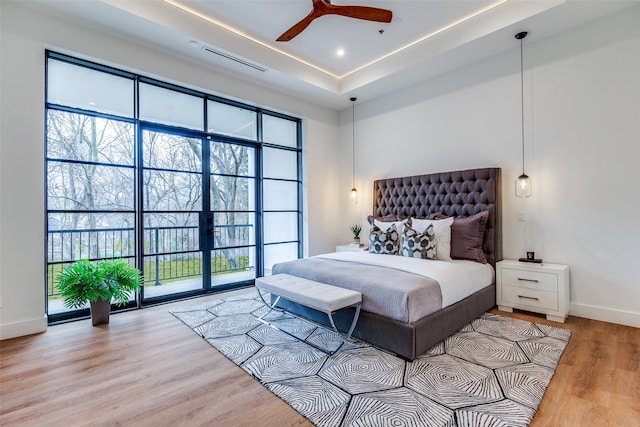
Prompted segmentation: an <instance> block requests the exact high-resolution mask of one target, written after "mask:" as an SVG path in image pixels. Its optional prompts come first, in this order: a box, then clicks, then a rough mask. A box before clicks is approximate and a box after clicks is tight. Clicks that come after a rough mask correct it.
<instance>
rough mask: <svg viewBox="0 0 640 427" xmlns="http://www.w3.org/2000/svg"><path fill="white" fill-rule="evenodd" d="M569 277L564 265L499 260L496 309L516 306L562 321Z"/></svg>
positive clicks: (567, 268)
mask: <svg viewBox="0 0 640 427" xmlns="http://www.w3.org/2000/svg"><path fill="white" fill-rule="evenodd" d="M569 280H570V278H569V266H568V265H563V264H546V263H545V264H542V265H541V264H534V263H525V262H520V261H515V260H502V261H500V262H498V263H497V264H496V303H497V304H498V310H502V311H508V312H513V309H514V308H518V309H521V310H528V311H533V312H536V313H542V314H546V316H547V319H548V320H552V321H554V322H561V323H564V321H565V320H566V318H567V315H568V314H569V302H570V299H569Z"/></svg>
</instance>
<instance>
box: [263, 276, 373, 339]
mask: <svg viewBox="0 0 640 427" xmlns="http://www.w3.org/2000/svg"><path fill="white" fill-rule="evenodd" d="M256 288H257V289H258V295H260V298H261V299H262V301H263V302H264V303H265V304H266V305H267V306H268V307H269V309H270V310H269V311H268V312H267V313H265V314H263V315H262V316H260V319H262V318H263V317H264V316H266V315H267V314H269V313H270V312H271V310H273V309H274V308H276V306H277V305H278V302H279V301H280V298H281V297H282V298H284V299H287V300H289V301H292V302H296V303H298V304H301V305H304V306H307V307H310V308H313V309H315V310H318V311H321V312H323V313H326V314H327V315H328V316H329V321H331V326H333V329H335V331H336V332H337V333H338V334H340V331H339V330H338V328H336V324H335V323H334V321H333V313H335V312H336V311H338V310H341V309H343V308H347V307H353V306H355V307H356V312H355V314H354V316H353V321H352V322H351V327H350V328H349V332H348V333H347V338H350V337H351V334H352V333H353V329H354V328H355V327H356V323H357V322H358V316H359V315H360V305H361V304H362V294H361V293H360V292H357V291H352V290H350V289H343V288H339V287H337V286H332V285H327V284H326V283H320V282H316V281H314V280H309V279H304V278H302V277H296V276H292V275H290V274H274V275H272V276H265V277H259V278H257V279H256ZM260 291H265V292H269V293H270V294H272V295H274V296H276V299H275V301H274V302H273V303H272V304H269V303H267V302H266V301H265V300H264V297H263V296H262V293H261V292H260Z"/></svg>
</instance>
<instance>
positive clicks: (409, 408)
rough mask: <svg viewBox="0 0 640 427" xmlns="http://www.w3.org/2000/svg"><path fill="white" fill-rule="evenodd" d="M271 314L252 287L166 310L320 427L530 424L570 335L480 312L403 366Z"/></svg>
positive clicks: (399, 361)
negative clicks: (195, 303) (245, 290)
mask: <svg viewBox="0 0 640 427" xmlns="http://www.w3.org/2000/svg"><path fill="white" fill-rule="evenodd" d="M267 310H268V309H267V308H266V307H265V306H264V304H263V303H262V301H261V300H260V299H259V297H258V296H257V293H256V291H255V290H251V291H247V292H245V293H242V294H240V295H235V296H231V297H227V298H224V299H218V300H215V301H210V302H207V303H204V304H200V305H198V306H190V307H187V308H183V309H178V310H174V311H172V313H173V315H174V316H176V317H177V318H178V319H180V320H181V321H182V322H184V323H185V324H186V325H188V326H189V327H191V328H192V329H193V330H194V331H195V332H196V333H197V334H199V335H200V336H202V337H203V338H204V339H205V340H207V341H208V342H209V343H210V344H211V345H212V346H213V347H215V348H216V349H217V350H218V351H220V352H221V353H222V354H223V355H225V356H226V357H227V358H229V359H230V360H231V361H233V362H234V363H235V364H237V365H238V366H240V367H241V368H242V369H244V370H245V371H246V372H247V373H249V374H250V375H252V376H253V377H254V378H256V379H257V380H258V381H260V382H261V383H262V384H263V385H264V386H265V387H267V388H268V389H269V390H271V392H273V393H274V394H276V395H277V396H279V397H280V398H281V399H283V400H284V401H285V402H287V403H288V404H289V405H291V406H292V407H293V408H294V409H295V410H296V411H298V412H299V413H300V414H302V415H303V416H304V417H306V418H307V419H308V420H310V421H311V422H312V423H313V424H315V425H316V426H321V427H338V426H340V427H351V426H363V427H364V426H384V427H386V426H428V427H431V426H442V427H445V426H447V427H448V426H451V427H463V426H482V427H485V426H505V427H506V426H514V427H519V426H528V425H529V423H530V422H531V420H532V419H533V416H534V414H535V412H536V409H537V408H538V405H539V404H540V401H541V400H542V396H543V394H544V392H545V390H546V388H547V386H548V385H549V382H550V381H551V378H552V377H553V373H554V371H555V368H556V366H557V364H558V361H559V359H560V356H561V355H562V352H563V351H564V349H565V347H566V345H567V344H568V342H569V338H570V336H571V332H570V331H568V330H566V329H561V328H556V327H551V326H546V325H539V324H534V323H530V322H526V321H522V320H517V319H512V318H508V317H503V316H498V315H493V314H489V313H485V314H483V315H482V316H481V317H479V318H478V319H475V320H474V321H472V322H471V323H469V324H467V325H466V326H465V327H463V328H462V329H461V330H459V331H458V332H456V333H455V334H454V335H452V336H450V337H448V338H447V339H445V340H444V341H443V342H441V343H439V344H437V345H436V346H434V347H433V348H432V349H430V350H429V351H427V352H426V353H425V354H423V355H421V356H420V357H418V358H416V359H414V360H413V361H411V362H408V361H405V360H403V359H401V358H399V357H396V356H394V355H391V354H389V353H387V352H385V351H382V350H380V349H377V348H375V347H373V346H371V345H369V344H367V343H364V342H360V341H354V340H352V341H347V342H345V341H344V340H343V339H342V338H341V337H340V336H339V335H338V334H336V333H335V332H333V331H332V330H330V329H326V328H324V327H322V326H319V325H317V324H315V323H313V322H309V321H307V320H305V319H301V318H298V317H295V316H293V315H291V314H288V313H283V312H277V311H272V312H271V313H269V314H268V315H267V316H266V317H265V320H267V322H268V323H269V324H265V323H263V322H261V321H260V320H258V316H261V315H263V314H264V313H265V312H266V311H267Z"/></svg>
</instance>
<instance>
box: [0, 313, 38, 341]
mask: <svg viewBox="0 0 640 427" xmlns="http://www.w3.org/2000/svg"><path fill="white" fill-rule="evenodd" d="M47 323H48V320H47V316H46V315H45V316H44V317H42V318H38V319H31V320H24V321H21V322H15V323H5V324H4V325H0V340H8V339H10V338H16V337H22V336H24V335H32V334H38V333H40V332H45V331H46V330H47Z"/></svg>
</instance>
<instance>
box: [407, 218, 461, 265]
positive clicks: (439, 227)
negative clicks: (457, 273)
mask: <svg viewBox="0 0 640 427" xmlns="http://www.w3.org/2000/svg"><path fill="white" fill-rule="evenodd" d="M451 224H453V217H449V218H446V219H418V218H413V217H411V227H412V228H413V229H414V230H416V231H417V232H418V233H422V234H424V231H425V230H426V229H427V227H428V226H429V225H433V230H434V231H435V233H436V259H440V260H443V261H451Z"/></svg>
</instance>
